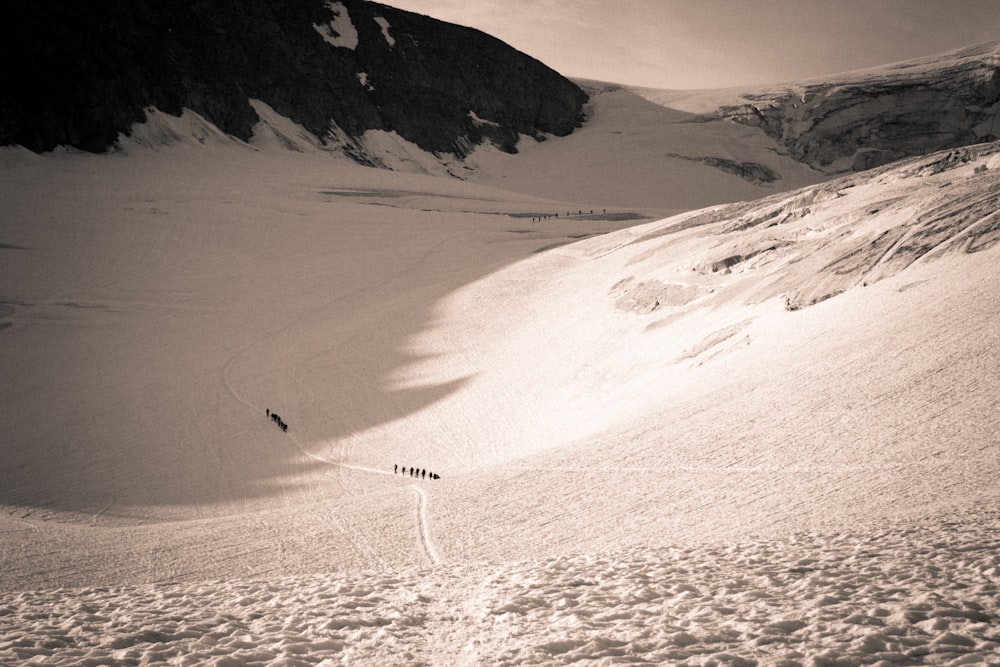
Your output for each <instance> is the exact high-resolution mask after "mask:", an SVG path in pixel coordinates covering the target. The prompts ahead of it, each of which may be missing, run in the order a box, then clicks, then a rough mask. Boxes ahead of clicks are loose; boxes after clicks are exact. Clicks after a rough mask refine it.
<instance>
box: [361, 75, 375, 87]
mask: <svg viewBox="0 0 1000 667" xmlns="http://www.w3.org/2000/svg"><path fill="white" fill-rule="evenodd" d="M358 83H360V84H361V85H362V86H364V88H365V90H369V91H370V90H375V86H373V85H372V84H371V81H370V80H369V79H368V72H358Z"/></svg>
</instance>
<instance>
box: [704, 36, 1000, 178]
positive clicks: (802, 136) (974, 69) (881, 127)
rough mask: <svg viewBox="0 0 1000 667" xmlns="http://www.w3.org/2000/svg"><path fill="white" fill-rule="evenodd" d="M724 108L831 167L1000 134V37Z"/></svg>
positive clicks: (862, 165)
mask: <svg viewBox="0 0 1000 667" xmlns="http://www.w3.org/2000/svg"><path fill="white" fill-rule="evenodd" d="M743 100H745V103H742V104H737V105H732V106H726V107H723V108H721V109H720V110H719V112H718V115H719V116H721V117H723V118H728V119H730V120H734V121H736V122H739V123H743V124H747V125H753V126H757V127H760V128H761V129H762V130H763V131H764V132H765V133H767V135H768V136H770V137H771V138H772V139H774V140H775V141H777V142H778V143H779V144H780V145H781V146H782V147H783V149H784V150H787V151H788V153H789V154H790V155H791V157H793V158H795V159H796V160H799V161H800V162H804V163H806V164H808V165H809V166H811V167H813V168H815V169H818V170H820V171H822V172H824V173H827V174H837V173H843V172H847V171H852V170H853V171H861V170H863V169H869V168H872V167H876V166H879V165H883V164H887V163H889V162H893V161H895V160H899V159H901V158H905V157H910V156H915V155H925V154H928V153H932V152H935V151H938V150H942V149H948V148H957V147H960V146H967V145H971V144H977V143H981V142H987V141H993V140H995V139H997V137H998V136H1000V43H990V44H983V45H977V46H974V47H969V48H967V49H962V50H959V51H955V52H951V53H947V54H942V55H940V56H936V57H930V58H924V59H920V60H913V61H908V62H904V63H899V64H896V65H890V66H886V67H882V68H877V69H873V70H871V71H868V72H856V73H848V74H844V75H841V76H839V77H836V78H834V79H832V80H825V81H821V82H815V83H805V84H802V85H797V86H789V87H786V88H776V89H773V90H771V91H766V92H761V93H757V94H753V95H744V96H743Z"/></svg>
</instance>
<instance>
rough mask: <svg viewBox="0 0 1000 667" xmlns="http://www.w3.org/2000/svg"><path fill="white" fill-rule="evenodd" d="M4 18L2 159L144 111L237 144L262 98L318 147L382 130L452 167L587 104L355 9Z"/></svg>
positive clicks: (82, 6)
mask: <svg viewBox="0 0 1000 667" xmlns="http://www.w3.org/2000/svg"><path fill="white" fill-rule="evenodd" d="M10 12H11V14H13V16H8V20H7V21H5V23H6V27H5V28H3V29H0V30H2V32H3V33H7V34H0V38H2V42H3V43H2V45H0V55H2V57H3V63H4V65H3V66H0V67H2V70H0V86H2V89H3V91H4V95H3V98H2V99H0V144H21V145H23V146H25V147H27V148H29V149H31V150H33V151H36V152H40V151H46V150H51V149H52V148H54V147H55V146H58V145H67V146H73V147H76V148H80V149H84V150H88V151H95V152H100V151H104V150H106V149H107V148H108V147H109V146H111V145H112V144H113V142H114V141H115V140H116V139H117V137H118V134H119V133H122V132H124V133H127V132H128V130H129V128H130V127H131V126H132V124H134V123H136V122H141V121H143V120H144V119H145V117H146V116H145V112H144V109H145V108H146V107H156V108H158V109H160V110H161V111H165V112H168V113H171V114H175V115H177V114H180V113H181V111H182V110H183V109H184V108H187V109H190V110H192V111H195V112H197V113H198V114H200V115H202V116H204V117H205V118H206V119H208V120H209V121H210V122H212V123H214V124H215V125H216V126H218V127H219V128H220V129H221V130H223V131H224V132H226V133H227V134H230V135H232V136H235V137H238V138H240V139H247V138H249V137H250V135H251V132H252V128H253V126H254V124H255V123H256V122H257V121H258V117H257V114H256V112H255V111H254V110H253V108H252V107H251V105H250V103H249V100H250V99H259V100H261V101H263V102H265V103H267V104H268V105H270V106H271V107H272V108H274V109H275V110H276V111H277V112H278V113H280V114H282V115H284V116H286V117H288V118H290V119H292V120H294V121H296V122H297V123H299V124H301V125H302V126H303V127H305V128H306V129H307V130H309V131H310V132H312V133H313V134H315V135H316V136H318V137H320V138H321V139H324V138H326V137H327V136H328V134H329V132H330V130H331V128H332V127H333V125H334V124H335V125H336V127H337V128H339V130H341V131H342V132H345V133H347V134H348V135H349V136H358V135H360V134H361V133H363V132H364V131H366V130H371V129H379V130H390V131H395V132H397V133H398V134H399V135H400V136H402V137H403V138H404V139H407V140H409V141H411V142H413V143H415V144H416V145H418V146H419V147H420V148H422V149H424V150H427V151H431V152H435V153H450V154H452V155H456V156H459V157H462V156H463V155H464V154H465V153H466V152H467V151H468V150H469V148H470V147H471V146H473V145H475V144H477V143H480V142H481V141H483V140H487V139H488V140H491V141H493V142H494V143H496V144H497V145H498V146H499V147H500V148H501V149H503V150H506V151H508V152H513V151H514V150H515V148H514V146H515V144H516V142H517V139H518V136H519V135H520V134H527V135H531V136H536V137H540V136H541V135H542V134H543V133H549V134H553V135H558V136H563V135H566V134H569V133H570V132H572V131H573V129H574V128H575V127H577V126H578V125H579V123H580V122H581V118H582V108H583V104H584V103H585V102H586V100H587V96H586V94H585V93H584V92H583V91H582V90H581V89H580V88H579V87H577V86H576V85H575V84H573V83H572V82H570V81H568V80H567V79H565V78H564V77H562V76H561V75H559V74H558V73H556V72H555V71H553V70H551V69H550V68H548V67H546V66H545V65H543V64H542V63H540V62H538V61H537V60H534V59H532V58H530V57H529V56H527V55H525V54H522V53H520V52H518V51H516V50H514V49H513V48H511V47H509V46H507V45H506V44H504V43H503V42H501V41H499V40H497V39H495V38H493V37H490V36H488V35H486V34H484V33H482V32H480V31H477V30H474V29H471V28H464V27H461V26H456V25H452V24H448V23H444V22H441V21H437V20H434V19H431V18H429V17H425V16H421V15H418V14H413V13H410V12H405V11H402V10H397V9H395V8H392V7H386V6H383V5H379V4H376V3H371V2H364V1H363V0H341V2H339V3H332V2H324V0H182V1H179V2H153V1H152V0H127V1H122V0H94V1H88V2H66V1H64V0H53V1H48V2H28V1H26V0H25V1H22V0H16V2H15V5H14V7H13V8H12V9H11V10H10ZM338 13H346V14H348V15H349V18H350V21H351V23H352V24H353V26H354V28H355V29H356V31H357V33H358V43H357V46H356V48H347V47H343V46H335V45H332V44H330V43H329V42H328V40H327V39H324V35H323V34H321V31H320V30H319V29H317V27H316V26H317V25H319V26H326V27H327V29H328V35H329V36H332V37H333V38H334V41H337V37H338V35H337V34H336V32H335V31H331V30H329V27H330V26H331V25H332V24H331V21H332V20H333V19H334V17H335V15H336V14H338ZM376 19H379V20H378V21H377V20H376ZM384 26H388V27H387V28H386V27H384ZM387 35H388V37H387ZM340 37H342V36H340ZM470 112H472V113H471V114H470ZM473 114H474V115H473ZM479 119H481V120H485V121H489V122H481V120H479Z"/></svg>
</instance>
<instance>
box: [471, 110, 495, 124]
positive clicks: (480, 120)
mask: <svg viewBox="0 0 1000 667" xmlns="http://www.w3.org/2000/svg"><path fill="white" fill-rule="evenodd" d="M469 118H471V119H472V124H473V125H475V126H476V127H500V123H497V122H494V121H492V120H486V119H485V118H480V117H479V114H477V113H476V112H475V111H472V110H470V111H469Z"/></svg>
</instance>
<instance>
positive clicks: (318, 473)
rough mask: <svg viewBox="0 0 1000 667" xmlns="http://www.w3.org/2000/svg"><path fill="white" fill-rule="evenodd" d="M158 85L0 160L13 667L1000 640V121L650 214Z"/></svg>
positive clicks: (851, 656) (789, 652) (861, 658)
mask: <svg viewBox="0 0 1000 667" xmlns="http://www.w3.org/2000/svg"><path fill="white" fill-rule="evenodd" d="M614 95H615V93H614V92H611V93H609V97H607V98H605V101H613V100H615V99H618V100H623V103H627V104H631V103H632V102H631V101H628V100H627V99H626V98H624V97H618V98H615V97H614ZM162 120H163V123H164V124H161V125H159V126H158V127H159V129H155V131H154V128H148V129H150V130H151V131H152V132H153V136H154V140H152V141H149V142H147V143H146V145H142V142H141V141H139V139H138V138H137V139H136V141H135V142H133V143H132V144H130V145H128V146H125V147H124V150H123V152H122V153H120V154H117V155H108V156H92V155H77V154H52V155H47V156H37V155H33V154H28V153H26V152H23V151H17V150H13V149H8V150H5V151H3V153H2V158H0V164H2V169H0V179H2V180H0V196H2V204H3V210H4V211H5V215H4V216H3V218H2V220H0V257H2V261H0V290H2V291H0V339H2V342H3V344H2V345H0V368H2V369H3V373H4V378H5V381H4V382H3V383H0V412H2V418H3V421H4V424H5V436H4V457H3V458H2V460H0V506H2V512H0V572H2V573H3V574H0V590H2V591H4V592H3V593H2V594H0V610H2V612H0V637H2V640H0V662H13V663H17V662H28V660H29V659H31V658H34V659H35V661H36V662H42V661H47V662H49V663H52V664H81V663H84V662H86V661H88V660H90V661H92V662H95V663H97V664H101V663H110V664H143V663H144V662H145V663H156V662H161V663H162V662H166V661H170V660H177V661H182V660H187V661H189V662H195V663H198V662H200V663H209V664H211V663H212V662H213V661H214V662H215V664H262V665H263V664H274V665H277V664H320V663H322V661H327V662H326V664H372V665H376V664H419V663H426V664H518V663H530V664H537V663H543V664H544V663H561V662H574V661H583V660H586V659H592V660H607V661H613V660H622V661H624V660H626V659H645V660H648V661H652V662H660V663H664V662H665V663H670V662H674V663H686V664H707V663H709V662H710V661H715V663H716V664H810V663H811V664H831V663H832V664H869V663H875V662H877V661H880V660H883V661H885V662H887V663H890V664H891V663H907V662H909V663H917V664H919V663H927V664H932V663H936V664H943V663H949V662H953V661H971V662H980V663H988V662H989V661H990V660H994V661H995V656H996V654H997V651H998V639H997V631H996V623H997V620H996V619H997V618H998V614H1000V600H998V598H997V595H998V593H997V583H998V576H1000V572H998V568H1000V561H998V560H997V556H996V553H997V541H996V537H995V536H996V530H997V528H998V523H997V514H996V508H997V506H998V500H1000V498H998V494H1000V490H998V487H997V485H996V484H995V480H996V478H997V476H998V473H1000V470H998V468H1000V452H998V450H997V446H998V441H997V438H996V434H997V433H998V432H1000V424H998V421H997V420H998V417H997V414H1000V411H998V410H997V407H998V405H997V397H998V396H1000V386H998V382H1000V380H998V378H1000V374H997V373H996V369H997V368H998V367H1000V363H998V362H1000V358H998V353H997V350H998V349H1000V346H998V342H1000V341H998V340H997V337H998V333H997V327H996V326H995V324H996V313H997V312H998V307H1000V303H998V297H997V294H998V293H1000V291H998V287H1000V285H998V281H1000V272H997V270H996V265H997V260H998V252H1000V249H998V246H997V243H996V241H997V238H998V231H997V230H998V225H997V215H996V208H997V207H996V202H997V196H998V193H1000V153H998V151H1000V147H998V146H997V145H995V144H988V145H983V146H980V147H975V148H966V149H960V150H956V151H953V152H950V153H948V152H945V153H940V154H935V155H932V156H928V157H925V158H917V159H913V160H911V161H908V162H906V163H901V164H899V165H897V166H887V167H883V168H880V169H879V170H877V171H872V172H866V173H863V174H857V175H852V176H849V177H844V178H841V179H838V180H833V181H829V182H826V183H824V184H820V185H813V186H808V187H806V188H804V189H801V190H797V191H791V192H779V191H778V190H777V189H776V190H775V191H774V192H773V193H772V194H771V195H770V196H769V197H767V198H766V199H763V200H760V201H754V202H742V203H736V204H729V205H720V206H716V207H713V208H710V209H704V210H698V211H692V212H689V213H685V214H683V215H680V216H677V217H673V218H669V219H664V220H659V221H655V222H650V223H647V224H644V225H640V226H636V227H628V228H626V225H630V224H634V222H635V221H634V220H630V219H628V218H630V214H642V213H644V212H646V211H645V210H644V207H643V206H637V207H636V208H635V209H634V210H633V209H632V208H628V207H625V206H619V205H618V204H617V203H616V200H613V199H611V198H610V197H609V201H607V202H605V201H603V200H601V199H599V198H597V196H596V194H595V195H593V196H594V197H595V198H594V199H573V198H572V197H571V195H572V194H573V193H574V192H579V190H576V189H574V188H576V187H577V185H576V182H577V179H578V178H580V176H579V174H578V173H577V172H576V171H575V169H574V168H571V167H573V165H575V164H576V163H574V162H572V161H567V162H566V163H565V164H566V165H567V168H566V169H564V170H562V171H553V172H551V174H550V179H549V181H548V185H549V187H548V188H546V189H541V188H540V187H539V189H537V190H536V189H532V190H530V191H529V192H528V193H527V194H524V193H519V192H518V191H517V190H516V189H502V188H500V187H496V186H495V184H491V183H490V182H489V181H488V179H484V182H482V183H469V182H462V181H459V180H456V179H454V178H450V177H446V178H439V177H432V176H429V175H425V174H415V173H399V172H388V171H385V170H373V169H367V168H363V167H360V166H357V165H354V164H351V163H349V162H346V161H343V160H336V159H331V157H330V156H329V155H327V154H325V153H322V152H317V153H312V152H309V150H308V141H306V138H304V137H302V136H301V135H298V134H297V131H296V129H295V128H294V127H293V126H282V125H281V122H280V120H279V119H272V120H273V125H272V126H271V127H272V128H278V131H279V132H280V133H281V136H283V137H285V139H287V140H289V141H293V142H298V143H297V145H299V146H301V147H302V148H303V152H301V153H296V152H289V151H288V150H286V148H287V145H286V143H285V142H283V141H282V140H281V137H279V134H276V133H274V132H273V131H271V133H270V134H268V133H263V134H261V135H259V136H258V137H257V141H256V144H255V145H254V146H247V145H237V144H235V143H234V142H232V141H230V140H228V139H227V138H225V137H221V135H218V136H217V135H215V134H212V133H210V132H209V131H208V130H207V129H205V132H206V133H205V134H202V135H200V136H201V137H202V139H195V140H194V141H190V140H189V137H191V136H194V135H192V134H191V127H195V128H198V127H202V126H201V125H200V124H199V121H198V119H197V118H195V117H187V118H185V119H183V123H190V124H191V125H183V126H176V125H171V123H173V122H174V121H171V120H169V119H162ZM171 127H172V128H173V129H172V130H171V131H172V132H175V133H176V134H177V136H179V137H182V138H183V140H181V141H175V142H174V143H173V144H172V145H170V146H166V147H164V146H163V143H164V142H162V141H158V140H155V136H159V135H158V134H157V133H158V132H160V131H161V130H163V129H167V130H170V128H171ZM595 127H597V124H596V123H595ZM185 128H186V129H185ZM203 129H204V128H203ZM581 136H585V135H581ZM592 139H593V140H594V141H595V142H597V138H595V137H592ZM720 141H722V140H721V139H720ZM564 145H566V146H570V144H564ZM720 145H721V144H720ZM582 148H583V146H582V144H581V146H580V150H582ZM567 150H568V149H567ZM540 155H541V154H540ZM524 157H525V158H526V164H532V163H531V162H530V161H529V160H531V159H534V158H532V157H531V156H530V155H529V154H528V153H527V151H526V152H525V156H524ZM735 157H739V156H734V159H735ZM685 163H686V164H692V165H694V163H693V162H690V161H685ZM535 164H542V161H541V158H539V162H537V163H535ZM696 166H697V165H696ZM702 166H704V165H702ZM713 169H714V168H713ZM714 171H719V170H718V169H714ZM498 173H499V172H498ZM508 173H509V174H510V176H509V177H508V179H509V180H510V182H511V183H513V182H514V181H515V180H516V178H520V176H516V175H515V174H513V173H512V172H508ZM719 173H720V174H722V173H723V172H721V171H719ZM723 175H725V174H723ZM589 177H590V176H588V178H589ZM511 179H513V180H511ZM498 182H500V181H498ZM720 182H721V181H720ZM726 182H729V181H726ZM741 182H742V181H741ZM598 185H600V186H601V187H603V188H606V190H604V191H605V192H611V191H612V190H613V188H612V187H611V185H610V184H608V183H598ZM599 191H600V188H595V193H596V192H599ZM738 198H739V197H734V199H738ZM653 203H655V202H653ZM584 206H588V207H589V208H596V209H599V210H600V211H604V210H605V209H606V210H607V213H606V214H604V213H595V214H593V215H590V214H589V208H588V209H587V211H586V213H587V214H586V215H574V216H570V217H567V216H566V213H567V212H568V211H571V210H573V211H576V210H583V207H584ZM574 207H575V208H574ZM557 213H558V214H559V215H560V217H559V218H558V219H556V218H554V217H547V216H554V215H555V214H557ZM543 216H546V219H545V220H544V221H542V222H538V221H537V220H538V218H540V217H543ZM622 218H625V219H622ZM586 237H591V238H586ZM267 409H270V410H274V411H276V412H278V413H279V414H281V416H282V417H283V418H284V420H285V421H286V422H287V423H288V424H289V425H290V428H289V431H288V432H287V433H284V432H282V431H280V430H279V429H277V428H276V427H275V425H274V424H273V423H272V422H271V421H270V420H269V419H267V417H266V416H265V410H267ZM394 465H403V466H415V467H418V468H421V469H426V470H428V471H430V472H436V473H439V474H440V475H441V476H442V479H440V480H430V479H427V478H425V477H421V478H419V479H418V478H414V477H411V476H410V475H409V474H407V475H399V474H394V471H393V466H394ZM837 660H840V661H841V662H840V663H838V662H836V661H837ZM781 661H786V662H784V663H782V662H781Z"/></svg>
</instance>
